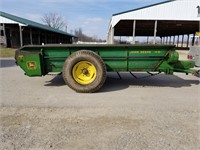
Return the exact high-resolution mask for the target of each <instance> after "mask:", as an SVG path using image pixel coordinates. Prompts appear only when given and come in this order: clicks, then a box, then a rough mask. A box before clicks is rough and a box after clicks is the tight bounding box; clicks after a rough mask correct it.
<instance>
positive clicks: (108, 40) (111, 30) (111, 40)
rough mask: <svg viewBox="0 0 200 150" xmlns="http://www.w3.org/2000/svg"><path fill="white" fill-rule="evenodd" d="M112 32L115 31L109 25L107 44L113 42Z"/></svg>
mask: <svg viewBox="0 0 200 150" xmlns="http://www.w3.org/2000/svg"><path fill="white" fill-rule="evenodd" d="M114 33H115V29H114V27H110V30H109V32H108V38H107V43H108V44H114Z"/></svg>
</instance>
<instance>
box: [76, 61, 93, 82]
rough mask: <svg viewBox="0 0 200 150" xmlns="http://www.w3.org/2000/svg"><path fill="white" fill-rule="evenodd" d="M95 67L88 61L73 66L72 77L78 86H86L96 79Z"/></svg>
mask: <svg viewBox="0 0 200 150" xmlns="http://www.w3.org/2000/svg"><path fill="white" fill-rule="evenodd" d="M96 72H97V71H96V67H95V66H94V64H92V63H91V62H89V61H80V62H78V63H77V64H75V65H74V67H73V69H72V75H73V78H74V80H75V81H76V82H78V83H79V84H83V85H87V84H90V83H92V82H93V81H94V80H95V79H96Z"/></svg>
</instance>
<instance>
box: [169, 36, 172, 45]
mask: <svg viewBox="0 0 200 150" xmlns="http://www.w3.org/2000/svg"><path fill="white" fill-rule="evenodd" d="M171 40H172V36H170V37H169V45H171Z"/></svg>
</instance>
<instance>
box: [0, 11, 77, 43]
mask: <svg viewBox="0 0 200 150" xmlns="http://www.w3.org/2000/svg"><path fill="white" fill-rule="evenodd" d="M0 31H1V35H0V45H1V46H5V47H20V46H23V45H32V44H35V45H41V44H56V43H57V44H58V43H72V41H73V38H76V37H75V36H74V35H72V34H69V33H66V32H64V31H61V30H57V29H54V28H51V27H49V26H46V25H43V24H40V23H37V22H34V21H31V20H28V19H24V18H21V17H17V16H14V15H11V14H8V13H5V12H1V11H0Z"/></svg>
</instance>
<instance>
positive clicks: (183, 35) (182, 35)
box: [181, 35, 184, 47]
mask: <svg viewBox="0 0 200 150" xmlns="http://www.w3.org/2000/svg"><path fill="white" fill-rule="evenodd" d="M183 42H184V35H182V43H181V47H183Z"/></svg>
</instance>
